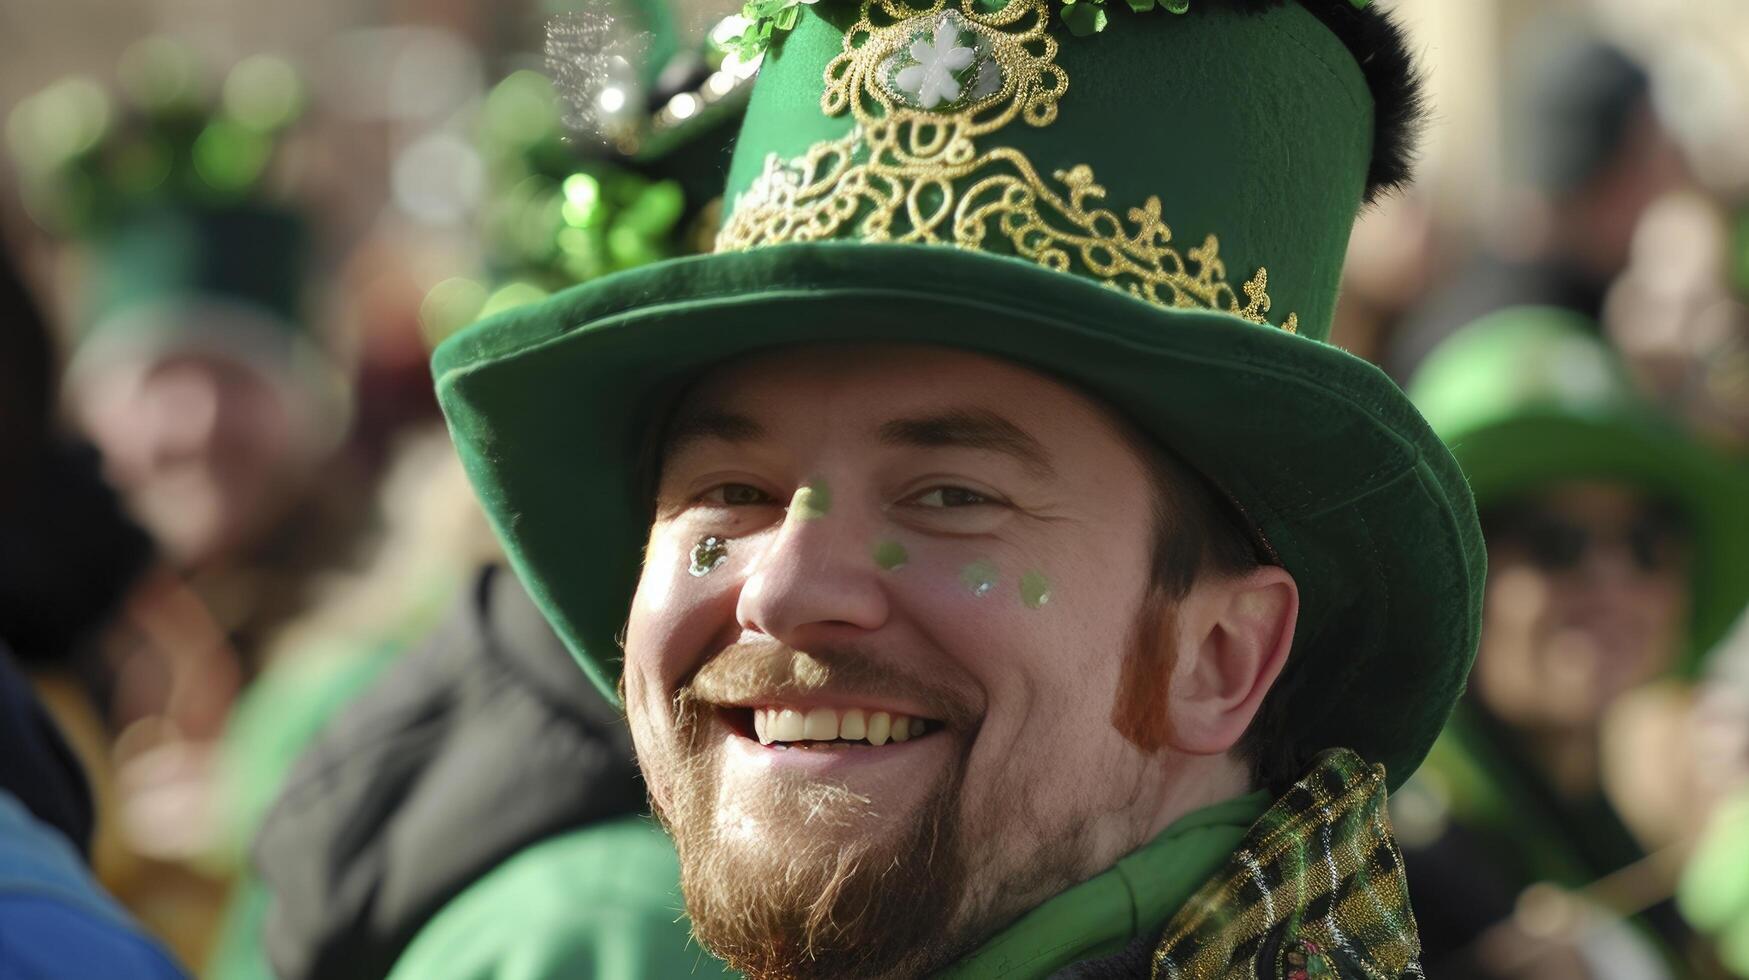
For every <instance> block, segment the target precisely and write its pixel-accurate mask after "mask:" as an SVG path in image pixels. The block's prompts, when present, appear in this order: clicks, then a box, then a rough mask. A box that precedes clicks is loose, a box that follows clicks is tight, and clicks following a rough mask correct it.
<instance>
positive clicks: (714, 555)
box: [686, 534, 729, 578]
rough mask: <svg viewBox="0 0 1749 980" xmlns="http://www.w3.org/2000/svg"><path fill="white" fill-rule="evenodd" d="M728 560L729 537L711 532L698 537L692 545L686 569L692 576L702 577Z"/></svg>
mask: <svg viewBox="0 0 1749 980" xmlns="http://www.w3.org/2000/svg"><path fill="white" fill-rule="evenodd" d="M728 560H729V539H728V538H719V537H717V536H716V535H714V534H713V535H711V536H710V537H707V538H700V539H699V542H698V544H695V545H693V546H692V564H691V566H689V567H688V568H687V569H686V570H687V571H688V572H690V573H692V577H693V578H703V577H705V576H706V575H709V574H710V573H712V572H714V571H716V570H717V569H718V568H719V567H721V565H722V564H723V562H726V561H728Z"/></svg>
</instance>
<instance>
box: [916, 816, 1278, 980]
mask: <svg viewBox="0 0 1749 980" xmlns="http://www.w3.org/2000/svg"><path fill="white" fill-rule="evenodd" d="M1269 803H1270V799H1269V797H1268V795H1267V794H1265V793H1262V792H1257V793H1252V794H1250V795H1248V796H1241V797H1238V798H1236V799H1232V800H1227V801H1226V802H1224V803H1216V804H1215V805H1213V806H1208V807H1204V808H1202V809H1201V810H1197V811H1195V812H1193V813H1189V814H1186V815H1185V816H1183V817H1180V818H1179V819H1178V820H1177V821H1176V822H1174V823H1173V824H1172V826H1170V827H1168V828H1166V830H1165V831H1163V832H1162V833H1161V834H1160V835H1159V836H1158V837H1155V838H1154V839H1153V840H1151V841H1149V842H1148V843H1146V844H1144V845H1142V846H1141V847H1140V848H1138V849H1136V850H1135V851H1132V852H1130V853H1129V854H1128V855H1125V856H1124V857H1122V858H1119V859H1118V861H1117V863H1116V864H1114V865H1113V866H1112V867H1111V868H1110V869H1108V870H1106V871H1103V872H1101V873H1099V874H1097V875H1095V876H1094V877H1092V878H1090V879H1088V880H1086V881H1084V882H1082V883H1081V884H1079V885H1075V886H1074V887H1072V888H1070V889H1069V890H1068V891H1065V892H1063V893H1062V894H1060V895H1058V896H1056V897H1055V898H1052V899H1050V900H1049V901H1047V902H1045V903H1044V904H1043V905H1040V906H1039V907H1038V908H1035V909H1033V910H1032V911H1030V912H1028V913H1026V914H1025V915H1023V916H1021V917H1020V918H1019V919H1017V920H1015V921H1014V923H1013V924H1011V925H1010V926H1008V928H1006V929H1004V930H1003V931H1002V932H1000V933H997V934H996V936H995V937H994V938H992V939H991V940H990V941H989V942H987V943H985V944H984V945H983V946H982V947H981V948H979V949H978V951H977V952H975V953H973V954H972V955H970V956H968V957H966V958H965V959H964V960H961V961H960V962H959V963H957V964H955V965H954V966H952V967H949V968H948V969H947V970H944V971H943V972H942V973H940V974H939V975H938V976H939V977H940V978H941V980H981V978H984V977H1003V978H1009V980H1022V978H1027V977H1044V976H1049V975H1050V974H1051V973H1053V972H1055V971H1057V970H1059V969H1061V968H1063V967H1065V966H1067V965H1069V964H1070V963H1074V962H1077V961H1079V960H1084V959H1090V958H1093V957H1097V956H1107V955H1110V954H1112V953H1115V952H1117V951H1118V950H1120V949H1122V948H1123V947H1124V945H1125V944H1127V943H1129V942H1130V941H1131V940H1133V939H1135V938H1136V937H1138V936H1141V935H1143V934H1146V933H1150V932H1153V931H1156V930H1158V929H1159V928H1160V926H1161V925H1163V924H1164V923H1165V922H1166V920H1167V919H1169V918H1171V917H1172V913H1174V912H1176V911H1177V910H1178V907H1179V906H1180V905H1183V904H1184V902H1185V900H1186V899H1188V898H1189V897H1190V895H1191V893H1193V892H1195V891H1196V889H1197V887H1198V886H1199V885H1201V884H1202V883H1203V882H1204V881H1205V880H1206V879H1207V878H1208V877H1209V876H1210V875H1212V874H1214V873H1215V871H1216V870H1218V869H1219V868H1220V867H1221V866H1222V865H1223V864H1225V863H1226V861H1227V859H1228V858H1230V857H1231V856H1232V854H1233V850H1234V848H1236V847H1238V846H1239V842H1240V841H1241V840H1242V839H1244V837H1245V832H1246V831H1247V830H1248V829H1250V827H1251V825H1252V824H1253V823H1255V822H1256V821H1257V818H1258V817H1260V816H1262V815H1263V812H1264V810H1266V809H1267V808H1268V807H1269Z"/></svg>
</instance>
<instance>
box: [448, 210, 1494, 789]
mask: <svg viewBox="0 0 1749 980" xmlns="http://www.w3.org/2000/svg"><path fill="white" fill-rule="evenodd" d="M869 342H891V343H913V344H932V345H939V346H948V347H954V348H960V349H965V350H970V351H974V352H980V353H983V354H987V355H991V356H995V357H1000V358H1003V359H1006V360H1010V361H1014V362H1017V363H1020V364H1023V365H1027V366H1030V367H1032V368H1035V369H1037V370H1039V371H1041V372H1043V373H1046V374H1049V375H1053V376H1056V377H1059V378H1061V379H1064V380H1066V381H1068V382H1070V383H1072V384H1075V385H1077V386H1079V387H1080V388H1082V389H1084V390H1087V391H1089V392H1092V393H1093V394H1095V395H1096V396H1098V397H1100V398H1102V399H1104V400H1105V401H1107V402H1108V403H1109V404H1111V405H1113V406H1115V407H1116V408H1118V409H1119V410H1121V411H1124V412H1125V413H1127V414H1128V415H1129V416H1130V417H1131V418H1132V419H1133V420H1134V421H1135V422H1136V423H1137V424H1139V425H1140V426H1142V427H1143V428H1144V429H1145V430H1146V431H1148V432H1150V433H1152V434H1154V435H1155V436H1156V437H1157V438H1159V439H1160V440H1161V441H1162V442H1164V443H1165V444H1167V445H1169V446H1171V447H1172V448H1173V449H1174V450H1175V451H1177V452H1178V453H1180V454H1181V455H1182V456H1184V457H1185V458H1186V459H1188V460H1189V461H1190V462H1191V463H1192V464H1194V465H1195V466H1197V467H1198V468H1199V469H1200V470H1201V471H1202V472H1203V473H1204V474H1205V475H1207V476H1208V477H1209V478H1210V479H1211V480H1213V481H1214V482H1215V483H1216V484H1217V485H1218V486H1220V487H1221V488H1222V489H1223V490H1225V491H1226V492H1227V493H1228V494H1230V495H1231V496H1232V498H1233V499H1234V500H1235V502H1236V503H1238V504H1239V506H1240V507H1241V508H1242V509H1243V510H1244V511H1245V512H1246V514H1247V515H1248V516H1249V517H1250V518H1251V520H1252V521H1253V522H1255V523H1256V525H1257V526H1258V528H1259V529H1260V530H1261V531H1262V532H1263V534H1264V535H1265V537H1266V538H1267V540H1268V541H1269V543H1270V545H1271V546H1272V547H1273V548H1274V550H1275V551H1276V552H1277V553H1278V555H1279V557H1280V559H1281V562H1282V564H1283V566H1284V567H1285V568H1286V569H1287V570H1288V571H1289V572H1290V573H1292V574H1293V576H1294V578H1295V580H1296V581H1297V583H1298V585H1299V588H1300V594H1301V614H1300V620H1299V623H1298V627H1297V633H1296V637H1295V641H1294V652H1293V654H1292V656H1291V657H1290V659H1289V664H1288V667H1287V668H1286V671H1285V673H1284V675H1283V678H1282V681H1281V683H1284V684H1288V685H1290V686H1291V687H1292V688H1293V692H1292V695H1291V697H1292V710H1291V713H1290V714H1291V719H1292V720H1291V724H1292V726H1293V728H1294V730H1295V732H1296V733H1297V734H1298V736H1299V737H1300V738H1301V739H1302V743H1301V744H1302V745H1303V746H1304V747H1305V748H1307V749H1310V750H1317V749H1322V748H1325V747H1328V746H1345V747H1348V748H1351V749H1353V750H1355V751H1356V752H1358V753H1360V754H1361V755H1363V756H1365V757H1366V758H1368V759H1370V760H1372V761H1375V762H1380V763H1383V764H1384V765H1385V766H1386V767H1387V770H1388V780H1389V783H1390V784H1391V785H1392V786H1395V785H1397V784H1399V783H1400V782H1401V781H1402V780H1403V779H1405V778H1407V777H1408V775H1409V774H1410V773H1411V772H1412V771H1413V770H1414V769H1415V767H1416V766H1417V765H1419V763H1420V761H1421V758H1422V757H1423V756H1424V755H1425V754H1426V751H1427V748H1428V746H1429V745H1430V744H1431V743H1432V741H1433V738H1434V737H1435V736H1436V735H1437V733H1438V732H1439V730H1440V728H1441V727H1442V726H1443V725H1444V723H1445V720H1446V718H1447V716H1448V715H1449V713H1450V710H1451V706H1452V704H1453V703H1454V701H1455V700H1456V698H1457V697H1458V695H1459V694H1460V693H1461V691H1462V688H1463V685H1464V680H1465V678H1466V676H1467V674H1468V671H1469V667H1470V663H1471V660H1472V659H1473V657H1474V652H1475V645H1476V638H1477V632H1478V629H1479V621H1480V606H1481V596H1482V590H1483V578H1484V575H1485V568H1484V560H1485V559H1484V551H1483V547H1482V542H1481V535H1480V531H1479V529H1478V528H1477V525H1476V519H1475V509H1474V505H1473V502H1472V499H1471V497H1470V493H1469V489H1468V486H1467V484H1466V483H1465V481H1464V479H1463V477H1462V476H1461V474H1460V473H1459V471H1458V468H1457V465H1456V463H1455V462H1454V461H1453V460H1452V458H1451V455H1450V453H1449V452H1447V450H1446V448H1445V446H1444V445H1443V444H1442V443H1441V442H1440V441H1439V440H1438V438H1437V437H1436V436H1434V435H1433V433H1432V431H1431V430H1430V429H1429V428H1428V427H1427V425H1426V423H1425V422H1424V421H1423V420H1422V419H1421V416H1420V415H1419V414H1418V413H1417V412H1416V411H1415V410H1414V408H1413V407H1412V406H1411V405H1410V403H1409V401H1408V399H1407V398H1406V397H1405V396H1404V395H1403V394H1402V392H1401V391H1400V390H1399V389H1398V388H1397V387H1396V385H1395V384H1393V383H1392V382H1391V381H1390V380H1389V379H1388V378H1387V377H1386V376H1385V375H1384V374H1383V373H1382V372H1381V371H1379V370H1378V369H1377V368H1375V367H1374V366H1372V365H1371V364H1368V363H1366V362H1365V361H1362V360H1360V359H1359V358H1356V357H1354V356H1352V355H1350V354H1348V353H1346V352H1344V351H1341V350H1339V349H1337V348H1334V347H1331V346H1328V345H1325V344H1322V343H1318V342H1316V341H1312V340H1309V339H1306V338H1304V337H1299V336H1295V335H1293V334H1289V333H1287V332H1285V331H1283V330H1281V329H1279V328H1275V327H1270V326H1264V325H1259V324H1253V323H1249V322H1247V321H1244V320H1241V319H1240V318H1238V317H1235V316H1232V315H1229V314H1225V313H1218V312H1211V311H1207V310H1192V309H1183V310H1162V309H1158V308H1155V307H1153V306H1150V305H1148V304H1146V303H1143V302H1139V301H1137V300H1136V299H1134V298H1131V297H1129V296H1126V295H1123V294H1121V293H1119V292H1117V291H1115V290H1112V289H1109V288H1106V287H1102V286H1099V285H1097V284H1094V283H1092V282H1089V281H1083V280H1080V279H1077V278H1074V277H1072V276H1068V275H1064V274H1061V273H1056V272H1051V271H1048V270H1045V269H1042V268H1040V267H1038V266H1035V265H1033V264H1031V263H1028V262H1025V261H1023V260H1019V259H1013V258H1008V257H1003V256H993V255H987V254H982V253H976V252H970V251H964V250H957V249H949V248H944V247H919V246H914V245H869V244H861V243H843V242H819V243H804V244H794V245H782V246H774V247H770V248H765V249H759V250H755V251H751V252H744V253H729V254H718V255H710V256H700V257H693V258H687V259H678V260H674V261H671V262H667V263H663V264H659V265H655V266H649V267H645V268H641V269H634V270H631V271H628V272H624V273H620V274H618V275H615V276H612V277H609V278H605V279H601V280H598V281H595V282H591V283H586V284H584V285H581V286H578V287H575V288H573V289H571V290H568V291H566V292H564V293H561V294H559V295H557V296H555V297H553V298H551V299H549V300H547V301H545V302H543V303H541V304H538V305H535V306H531V307H526V308H522V309H519V310H514V311H510V312H508V313H506V314H503V315H501V316H499V317H497V318H495V319H492V320H488V321H485V322H483V323H481V324H478V325H476V326H474V327H471V328H469V329H467V330H465V331H463V332H461V333H459V334H457V335H456V336H455V337H452V338H451V339H450V340H448V341H446V342H445V343H444V344H443V345H442V346H441V347H439V348H438V350H437V352H436V354H435V357H434V371H435V374H436V377H437V388H438V394H439V399H440V401H441V403H442V405H443V408H444V411H445V413H446V415H447V417H448V420H449V425H450V429H451V433H452V435H453V436H454V438H455V441H456V444H457V448H458V450H459V451H460V453H461V456H462V460H463V463H464V465H465V466H466V468H467V470H468V473H469V475H470V477H471V479H472V480H473V482H474V484H475V488H476V490H477V492H478V493H479V495H480V497H481V499H482V501H483V503H484V504H485V506H486V509H487V512H488V514H489V516H490V517H491V519H492V521H493V522H494V525H495V526H496V528H497V529H498V531H499V533H500V535H501V536H502V537H503V538H504V540H505V544H506V548H507V551H508V554H509V556H510V559H511V562H512V563H513V565H514V566H515V567H516V568H517V570H518V571H519V573H521V575H522V577H523V579H524V581H525V582H526V583H527V584H528V586H529V588H530V591H531V594H532V595H533V596H534V598H535V600H536V601H537V603H538V604H539V605H540V606H541V608H542V610H543V611H544V612H545V613H546V614H547V616H548V617H549V618H550V619H551V620H552V621H553V623H554V625H555V627H556V628H557V629H558V631H559V633H560V635H561V636H562V637H563V638H564V640H565V641H566V643H567V645H568V646H569V647H570V648H571V650H572V652H573V653H574V654H575V655H576V656H577V658H578V660H579V662H580V663H581V664H582V666H583V668H584V670H585V671H587V672H588V674H589V675H590V677H591V678H593V679H594V680H595V682H596V683H597V684H598V685H600V686H601V687H602V689H603V690H604V691H609V692H611V691H612V690H613V689H614V686H615V682H616V681H617V676H618V661H619V659H620V657H621V652H620V650H619V647H618V644H617V642H616V637H617V636H618V634H619V633H620V631H621V629H622V627H623V626H624V624H625V621H626V618H627V612H628V610H629V609H630V605H631V599H632V594H633V591H634V589H635V586H636V583H637V580H638V575H639V565H640V561H641V556H642V553H643V546H644V543H645V537H646V534H647V530H648V525H649V509H650V508H649V501H648V500H647V499H646V494H647V485H646V484H645V482H644V480H643V479H642V478H641V474H640V472H639V470H640V469H641V467H640V466H639V465H638V462H637V461H639V460H642V459H647V458H648V454H649V447H648V445H647V443H648V441H649V440H650V439H651V437H652V436H653V434H654V432H655V431H656V429H655V426H656V425H657V424H658V423H659V422H660V420H661V419H662V418H663V414H664V412H665V410H666V408H667V407H668V406H669V405H670V404H672V401H673V399H674V397H675V396H676V395H677V394H678V393H679V392H680V391H682V390H683V389H684V387H685V385H686V384H687V383H688V382H689V381H690V380H692V379H693V378H695V377H697V375H698V373H699V372H700V370H701V369H703V368H704V367H706V366H708V365H710V364H713V363H716V362H720V361H723V360H725V359H728V358H733V357H737V356H741V355H746V354H749V353H753V352H757V351H762V350H768V349H772V348H778V347H784V346H792V345H798V344H822V343H869Z"/></svg>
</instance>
